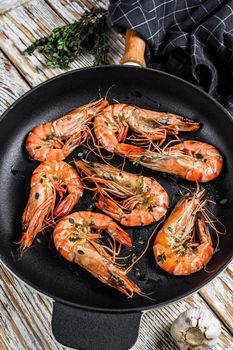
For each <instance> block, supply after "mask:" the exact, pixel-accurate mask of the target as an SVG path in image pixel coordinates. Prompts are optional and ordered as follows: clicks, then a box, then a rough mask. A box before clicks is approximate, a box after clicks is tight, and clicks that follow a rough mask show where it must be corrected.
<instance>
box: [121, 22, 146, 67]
mask: <svg viewBox="0 0 233 350" xmlns="http://www.w3.org/2000/svg"><path fill="white" fill-rule="evenodd" d="M145 48H146V43H145V41H144V40H143V39H142V38H141V37H140V36H139V35H138V34H137V33H136V32H135V31H134V30H132V29H127V31H126V36H125V52H124V55H123V57H122V59H121V61H120V63H121V64H136V65H139V66H142V67H146V62H145V59H144V54H145Z"/></svg>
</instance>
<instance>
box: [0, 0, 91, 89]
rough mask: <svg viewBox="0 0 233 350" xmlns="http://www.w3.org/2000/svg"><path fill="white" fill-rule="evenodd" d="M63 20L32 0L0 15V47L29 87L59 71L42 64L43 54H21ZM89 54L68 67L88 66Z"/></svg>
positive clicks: (47, 7) (38, 0) (89, 61)
mask: <svg viewBox="0 0 233 350" xmlns="http://www.w3.org/2000/svg"><path fill="white" fill-rule="evenodd" d="M61 25H64V21H63V20H62V19H61V18H60V17H59V16H58V15H57V14H56V13H55V12H54V11H53V10H52V9H51V8H50V7H49V6H48V5H47V4H46V3H45V1H43V0H32V1H30V2H27V3H26V4H24V5H23V6H20V7H17V8H15V9H13V10H11V11H9V12H7V13H5V14H4V15H2V16H0V47H1V48H2V50H3V51H4V52H5V53H6V55H7V57H8V58H9V59H10V60H11V61H12V62H13V63H14V65H15V66H16V67H17V68H18V70H19V71H20V72H21V73H22V75H23V76H24V77H25V79H26V80H27V81H28V82H29V83H30V84H31V85H33V86H35V85H37V84H39V83H40V82H42V81H44V80H47V79H49V78H51V77H53V76H55V75H57V74H60V73H62V72H63V70H61V69H58V68H56V69H50V68H48V67H46V65H45V60H46V59H45V57H44V55H42V54H40V53H38V52H36V53H35V55H32V56H29V55H25V54H24V51H25V49H26V48H27V47H28V46H29V45H30V44H32V43H33V42H34V41H35V40H36V39H38V38H39V37H41V36H45V35H48V34H49V33H50V32H51V31H52V29H54V28H55V27H58V26H61ZM91 64H92V59H91V56H90V55H88V54H87V55H81V57H80V59H79V61H77V62H75V63H72V64H71V67H70V69H69V70H71V69H75V68H80V67H85V66H90V65H91Z"/></svg>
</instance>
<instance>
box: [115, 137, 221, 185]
mask: <svg viewBox="0 0 233 350" xmlns="http://www.w3.org/2000/svg"><path fill="white" fill-rule="evenodd" d="M118 153H119V154H120V155H122V156H124V157H128V158H130V159H132V160H137V162H138V163H140V164H141V165H143V166H145V167H147V168H150V169H153V170H156V171H162V172H165V173H169V174H173V175H177V176H179V177H182V178H183V179H186V180H189V181H195V182H208V181H211V180H213V179H215V178H216V177H217V176H218V175H219V173H220V171H221V169H222V165H223V159H222V156H221V154H220V153H219V151H218V150H217V149H216V148H215V147H214V146H212V145H210V144H208V143H205V142H201V141H196V140H187V141H184V142H182V143H179V144H177V145H174V146H171V147H168V148H164V149H163V150H160V151H159V152H152V151H149V150H144V149H143V148H140V147H136V146H132V145H129V144H120V145H119V147H118Z"/></svg>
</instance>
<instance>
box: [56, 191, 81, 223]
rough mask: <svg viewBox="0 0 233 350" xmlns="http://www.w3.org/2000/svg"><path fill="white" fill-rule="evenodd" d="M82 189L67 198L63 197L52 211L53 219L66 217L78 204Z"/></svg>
mask: <svg viewBox="0 0 233 350" xmlns="http://www.w3.org/2000/svg"><path fill="white" fill-rule="evenodd" d="M82 193H83V191H82V188H80V189H77V190H76V191H75V193H70V194H69V195H68V196H67V197H65V198H64V199H63V200H62V201H61V203H59V204H58V206H57V207H56V208H55V210H54V216H55V217H62V216H65V215H68V214H69V213H70V212H71V210H72V209H73V207H74V206H75V204H76V203H77V202H78V200H79V199H80V197H81V196H82Z"/></svg>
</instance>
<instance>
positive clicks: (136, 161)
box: [133, 159, 141, 166]
mask: <svg viewBox="0 0 233 350" xmlns="http://www.w3.org/2000/svg"><path fill="white" fill-rule="evenodd" d="M139 164H141V160H140V159H134V160H133V165H136V166H138V165H139Z"/></svg>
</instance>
